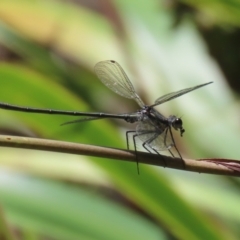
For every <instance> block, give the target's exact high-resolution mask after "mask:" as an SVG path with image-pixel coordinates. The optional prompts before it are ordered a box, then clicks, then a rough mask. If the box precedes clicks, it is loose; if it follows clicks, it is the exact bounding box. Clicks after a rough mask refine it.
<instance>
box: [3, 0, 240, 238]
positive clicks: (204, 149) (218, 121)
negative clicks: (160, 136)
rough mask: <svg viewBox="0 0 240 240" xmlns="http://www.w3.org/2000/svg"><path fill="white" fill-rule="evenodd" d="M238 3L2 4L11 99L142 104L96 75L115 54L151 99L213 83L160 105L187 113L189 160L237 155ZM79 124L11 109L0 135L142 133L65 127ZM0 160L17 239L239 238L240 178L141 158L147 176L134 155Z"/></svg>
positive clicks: (7, 155) (182, 142)
mask: <svg viewBox="0 0 240 240" xmlns="http://www.w3.org/2000/svg"><path fill="white" fill-rule="evenodd" d="M239 11H240V4H239V3H238V1H237V0H235V1H233V0H232V1H220V0H218V1H188V0H185V1H174V0H164V1H163V0H162V1H160V0H159V1H158V0H150V1H136V0H133V1H126V0H115V1H100V0H99V1H97V0H96V1H81V0H77V1H60V0H34V1H28V0H1V2H0V84H1V88H0V101H2V102H9V103H12V104H18V105H25V106H33V107H41V108H53V109H64V110H79V111H96V112H98V111H102V112H111V113H115V112H117V113H118V112H119V113H120V112H122V113H123V112H131V111H135V110H137V109H138V107H137V106H136V104H135V103H134V102H132V101H129V100H128V99H123V98H121V97H120V96H118V95H116V94H114V93H112V92H111V91H109V89H107V88H106V87H105V86H103V85H102V84H101V83H100V81H99V80H98V79H97V78H96V76H95V74H94V73H93V67H94V65H95V64H96V63H97V62H98V61H102V60H107V59H114V60H116V61H118V62H119V63H120V64H121V65H122V66H123V68H124V69H125V70H126V73H127V74H128V76H129V77H130V79H131V81H132V82H133V84H134V86H135V87H136V90H137V92H138V93H139V94H140V95H141V97H142V98H143V99H144V101H145V102H146V103H152V102H154V100H155V99H156V98H158V97H159V96H161V95H163V94H165V93H168V92H171V91H176V90H179V89H183V88H186V87H190V86H194V85H197V84H201V83H204V82H208V81H214V84H213V85H210V86H207V87H206V88H204V89H201V90H198V91H196V92H193V93H191V94H189V95H186V96H184V97H181V98H179V99H178V100H174V101H172V102H169V103H167V104H165V105H163V106H160V107H159V110H160V111H161V112H162V113H164V114H166V115H168V114H178V115H180V116H182V115H183V117H182V118H183V121H184V128H185V129H186V134H185V135H184V138H181V139H180V137H179V136H177V134H175V137H176V141H177V145H178V146H179V149H180V151H181V152H182V154H183V156H184V157H191V158H197V157H199V158H200V157H201V158H204V157H225V158H235V159H238V158H239V146H238V142H239V139H240V138H239V110H238V109H239V104H238V102H237V101H236V99H235V98H234V96H233V93H232V90H231V89H230V88H229V87H228V86H231V87H232V88H233V89H234V91H235V93H238V92H239V88H238V82H237V80H236V79H238V74H239V73H238V69H237V66H238V61H237V60H238V57H237V56H236V55H235V52H237V51H236V50H235V49H238V45H239V43H238V41H233V36H238V32H239V23H240V15H239V14H238V13H239ZM216 29H217V31H216ZM219 37H220V38H219ZM223 40H224V41H223ZM234 44H235V45H234ZM223 49H224V50H225V51H223ZM220 53H221V54H220ZM72 119H74V118H69V117H66V116H44V115H36V114H26V113H16V112H9V111H4V110H1V118H0V131H1V133H2V134H13V135H22V136H34V137H41V138H50V139H58V140H64V141H72V142H79V143H87V144H96V145H101V146H109V147H118V148H125V147H126V143H125V131H126V130H127V129H134V127H135V126H131V125H126V124H125V123H122V122H120V121H110V120H99V121H93V122H89V123H81V124H80V123H79V124H72V125H66V126H60V124H61V123H63V122H66V121H70V120H72ZM139 145H140V144H139ZM163 154H165V153H163ZM0 156H1V157H0V167H1V168H0V204H1V207H2V210H3V216H5V217H6V221H7V223H8V225H9V226H10V228H11V230H12V232H13V233H14V236H15V238H16V239H21V240H32V239H56V240H57V239H67V240H72V239H73V240H74V239H104V240H106V239H109V240H110V239H111V240H114V239H116V240H117V239H119V240H120V239H124V240H125V239H149V240H150V239H184V240H185V239H191V240H194V239H196V240H197V239H199V240H200V239H201V240H202V239H211V240H213V239H218V240H219V239H239V237H240V231H239V228H238V226H239V223H240V211H239V210H238V201H239V200H240V196H239V190H240V185H239V181H238V180H237V179H231V178H227V177H220V176H209V175H204V174H196V173H189V172H184V171H177V170H171V169H159V168H157V167H148V166H143V165H140V175H137V170H136V165H135V164H131V163H126V162H121V161H109V160H106V159H99V158H90V157H85V156H71V155H67V154H60V153H46V152H40V151H27V150H20V149H7V148H1V152H0ZM189 179H191V180H190V181H189ZM0 224H1V228H0V229H3V227H4V226H5V225H4V221H2V220H1V222H0ZM5 230H6V232H7V230H8V229H6V228H5ZM1 231H2V230H1ZM2 234H5V233H3V231H2ZM6 234H7V233H6ZM6 239H7V238H6ZM9 239H14V238H13V237H11V236H10V234H9Z"/></svg>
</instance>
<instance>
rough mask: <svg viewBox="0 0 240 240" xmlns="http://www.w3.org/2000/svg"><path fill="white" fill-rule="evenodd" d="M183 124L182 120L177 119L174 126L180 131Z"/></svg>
mask: <svg viewBox="0 0 240 240" xmlns="http://www.w3.org/2000/svg"><path fill="white" fill-rule="evenodd" d="M182 124H183V122H182V119H181V118H176V119H175V121H174V124H173V125H174V128H175V129H178V128H182Z"/></svg>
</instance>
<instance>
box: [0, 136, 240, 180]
mask: <svg viewBox="0 0 240 240" xmlns="http://www.w3.org/2000/svg"><path fill="white" fill-rule="evenodd" d="M0 146H2V147H12V148H23V149H35V150H42V151H51V152H61V153H68V154H77V155H87V156H94V157H101V158H102V157H104V158H109V159H111V160H112V161H114V160H122V161H129V162H136V156H135V152H134V151H129V150H122V149H116V148H106V147H99V146H93V145H85V144H78V143H72V142H63V141H55V140H47V139H39V138H29V137H16V136H6V135H1V136H0ZM137 157H138V161H139V163H144V164H149V165H155V166H162V167H168V168H174V169H181V170H185V171H192V172H198V173H210V174H221V175H229V176H240V171H237V170H236V167H235V169H232V168H231V167H229V166H231V164H233V163H234V165H238V166H239V168H240V164H239V163H240V162H238V161H235V160H227V159H199V160H197V159H184V162H185V168H184V169H183V165H182V162H181V161H182V160H181V159H180V158H172V157H168V156H164V155H157V154H150V153H145V152H138V156H137ZM165 163H167V166H166V165H165ZM230 163H231V164H230ZM228 164H229V166H228Z"/></svg>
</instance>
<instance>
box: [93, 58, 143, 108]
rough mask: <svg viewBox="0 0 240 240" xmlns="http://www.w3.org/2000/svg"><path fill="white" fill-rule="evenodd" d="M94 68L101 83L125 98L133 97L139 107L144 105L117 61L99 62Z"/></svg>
mask: <svg viewBox="0 0 240 240" xmlns="http://www.w3.org/2000/svg"><path fill="white" fill-rule="evenodd" d="M94 70H95V72H96V74H97V76H98V78H99V79H100V80H101V81H102V83H103V84H104V85H105V86H107V87H108V88H110V89H111V90H112V91H113V92H115V93H117V94H119V95H121V96H123V97H125V98H130V99H134V100H135V101H136V102H137V103H138V105H139V106H140V107H143V106H144V103H143V101H142V100H141V99H140V97H139V96H138V95H137V93H136V91H135V89H134V87H133V85H132V83H131V82H130V80H129V78H128V76H127V74H126V73H125V72H124V70H123V69H122V67H121V66H120V65H119V64H118V63H117V62H115V61H114V60H107V61H102V62H99V63H97V64H96V65H95V67H94Z"/></svg>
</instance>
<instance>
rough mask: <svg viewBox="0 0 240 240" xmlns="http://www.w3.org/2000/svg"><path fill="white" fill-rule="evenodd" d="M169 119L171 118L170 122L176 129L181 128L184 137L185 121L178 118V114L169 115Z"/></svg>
mask: <svg viewBox="0 0 240 240" xmlns="http://www.w3.org/2000/svg"><path fill="white" fill-rule="evenodd" d="M169 120H170V123H171V125H172V127H173V128H174V129H175V130H177V131H178V130H180V135H181V137H182V135H183V133H184V132H185V130H184V128H183V126H182V125H183V122H182V119H181V118H178V117H176V116H170V117H169Z"/></svg>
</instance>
